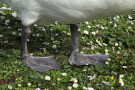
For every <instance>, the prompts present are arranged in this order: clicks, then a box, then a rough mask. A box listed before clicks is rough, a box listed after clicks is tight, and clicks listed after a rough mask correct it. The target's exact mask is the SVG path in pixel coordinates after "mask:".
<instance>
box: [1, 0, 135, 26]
mask: <svg viewBox="0 0 135 90" xmlns="http://www.w3.org/2000/svg"><path fill="white" fill-rule="evenodd" d="M0 1H1V2H2V3H5V4H7V5H8V6H10V7H11V8H12V9H14V10H15V11H16V12H17V14H18V17H19V18H20V19H21V21H22V24H23V25H24V26H30V25H31V24H34V23H35V24H39V25H47V24H52V23H54V22H55V21H60V22H64V23H66V24H76V23H80V22H84V21H89V20H96V19H100V18H104V17H109V16H114V15H117V14H122V13H125V12H129V11H131V10H134V9H135V0H0Z"/></svg>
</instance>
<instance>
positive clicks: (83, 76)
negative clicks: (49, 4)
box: [0, 4, 135, 90]
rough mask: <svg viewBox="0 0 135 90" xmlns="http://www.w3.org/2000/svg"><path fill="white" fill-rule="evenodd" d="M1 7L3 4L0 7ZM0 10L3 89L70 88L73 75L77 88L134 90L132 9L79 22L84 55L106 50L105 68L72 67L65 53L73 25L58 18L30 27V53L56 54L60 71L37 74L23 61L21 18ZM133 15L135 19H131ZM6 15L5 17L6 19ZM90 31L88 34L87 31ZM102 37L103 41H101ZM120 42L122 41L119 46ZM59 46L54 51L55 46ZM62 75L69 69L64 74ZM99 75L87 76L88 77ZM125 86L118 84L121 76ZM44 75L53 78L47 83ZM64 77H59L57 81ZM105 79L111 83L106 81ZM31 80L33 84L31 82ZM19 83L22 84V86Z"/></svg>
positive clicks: (134, 59)
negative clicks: (124, 12)
mask: <svg viewBox="0 0 135 90" xmlns="http://www.w3.org/2000/svg"><path fill="white" fill-rule="evenodd" d="M2 6H3V5H1V4H0V7H2ZM2 12H3V14H2V13H0V90H7V89H8V85H11V86H12V89H13V90H17V89H18V90H34V89H35V88H37V87H39V88H41V89H49V90H67V88H68V86H72V85H73V82H72V81H70V80H71V79H72V78H76V79H77V80H78V85H79V86H78V88H73V90H82V89H83V87H84V86H85V87H92V88H94V89H95V90H110V89H112V90H113V89H114V90H132V89H135V86H134V85H135V78H134V77H135V49H134V48H135V30H134V28H135V24H134V19H135V16H134V12H131V13H127V14H124V15H120V16H116V17H111V18H106V19H100V20H95V21H90V22H85V23H80V27H79V34H78V37H79V44H80V47H79V50H80V52H82V53H88V54H94V53H102V54H104V53H105V49H107V50H108V53H109V55H110V56H111V60H106V64H105V65H104V66H100V65H95V66H81V67H75V66H70V65H69V64H68V62H67V60H68V56H67V55H66V53H67V52H68V50H69V48H70V41H71V38H70V37H71V33H70V29H69V25H65V24H63V23H61V22H56V23H55V24H52V25H47V26H36V25H33V26H31V30H32V34H31V36H30V38H29V42H28V48H29V52H30V53H32V54H33V55H34V56H50V55H54V56H55V57H56V60H57V61H58V63H59V64H60V66H61V68H62V69H61V70H51V71H47V72H46V73H39V72H36V71H34V70H30V69H29V68H27V67H26V66H25V65H23V63H22V62H21V61H20V41H21V36H20V34H21V27H22V25H21V21H20V20H19V19H18V18H15V17H13V16H12V15H11V14H12V12H13V11H12V10H2ZM129 15H130V16H131V17H132V19H131V18H128V17H129ZM2 17H4V18H2ZM6 20H9V22H8V23H7V24H6V23H5V21H6ZM84 31H87V32H88V34H84ZM98 41H99V42H98ZM115 44H118V45H115ZM53 45H56V46H57V47H56V49H54V48H52V46H53ZM62 73H67V76H65V77H63V76H62ZM94 75H95V76H96V77H95V78H94V79H92V80H89V79H90V78H88V76H93V77H94ZM120 75H124V77H123V78H122V79H123V81H124V86H121V84H120V83H119V76H120ZM45 76H50V77H51V80H50V81H46V80H45ZM58 78H60V81H58V80H57V79H58ZM103 81H105V82H109V83H110V85H107V84H105V83H103ZM28 83H31V86H28ZM18 84H21V86H20V87H19V86H18Z"/></svg>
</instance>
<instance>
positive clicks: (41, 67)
mask: <svg viewBox="0 0 135 90" xmlns="http://www.w3.org/2000/svg"><path fill="white" fill-rule="evenodd" d="M0 1H1V2H2V3H4V4H6V5H8V6H10V7H11V8H12V9H13V10H15V11H16V13H17V15H18V17H19V18H20V19H21V21H22V24H23V28H22V40H21V60H22V62H23V63H24V64H25V65H26V66H27V67H29V68H31V69H35V70H36V71H39V72H45V71H47V70H51V69H60V67H59V65H58V63H57V62H56V60H55V58H54V57H53V56H48V57H33V56H30V55H29V54H28V50H27V39H28V37H29V35H30V33H31V30H30V25H32V24H37V25H48V24H52V23H54V22H55V21H59V22H64V23H65V24H70V30H71V48H70V57H69V59H68V61H69V63H70V64H71V65H76V66H79V65H95V64H101V65H103V64H104V60H105V59H107V58H108V56H107V55H102V54H81V53H79V49H78V47H79V46H78V37H77V34H78V23H80V22H84V21H91V20H96V19H101V18H105V17H110V16H114V15H118V14H123V13H126V12H130V11H132V10H134V9H135V1H134V0H0Z"/></svg>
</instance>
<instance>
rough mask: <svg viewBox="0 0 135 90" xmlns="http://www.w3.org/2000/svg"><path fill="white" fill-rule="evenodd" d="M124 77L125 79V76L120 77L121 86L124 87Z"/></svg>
mask: <svg viewBox="0 0 135 90" xmlns="http://www.w3.org/2000/svg"><path fill="white" fill-rule="evenodd" d="M123 77H124V75H120V76H119V83H120V84H121V86H124V82H123V80H122V78H123Z"/></svg>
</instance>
